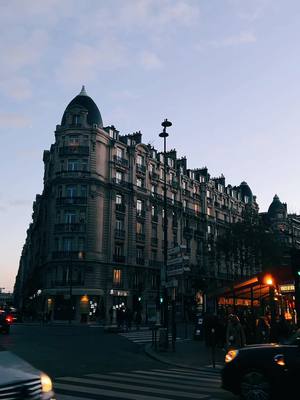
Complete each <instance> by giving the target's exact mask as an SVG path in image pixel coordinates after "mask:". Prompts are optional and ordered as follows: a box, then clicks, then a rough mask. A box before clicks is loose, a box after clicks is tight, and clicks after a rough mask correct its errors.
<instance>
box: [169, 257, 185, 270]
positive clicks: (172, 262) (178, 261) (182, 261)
mask: <svg viewBox="0 0 300 400" xmlns="http://www.w3.org/2000/svg"><path fill="white" fill-rule="evenodd" d="M188 261H189V257H188V256H182V257H177V258H172V259H171V260H168V262H167V266H168V267H169V266H171V265H180V264H186V263H187V262H188Z"/></svg>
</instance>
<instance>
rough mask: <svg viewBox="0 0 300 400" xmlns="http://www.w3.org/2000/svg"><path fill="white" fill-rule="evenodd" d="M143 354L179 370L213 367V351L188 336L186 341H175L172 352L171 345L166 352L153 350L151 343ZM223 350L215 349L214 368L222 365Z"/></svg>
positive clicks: (202, 342)
mask: <svg viewBox="0 0 300 400" xmlns="http://www.w3.org/2000/svg"><path fill="white" fill-rule="evenodd" d="M145 353H146V354H147V355H148V356H149V357H152V358H154V359H156V360H158V361H160V362H163V363H166V364H170V365H173V366H176V367H179V368H191V369H200V368H201V367H202V368H203V367H207V366H211V367H212V366H213V350H212V348H211V347H207V346H206V345H205V343H204V341H200V340H193V339H192V338H191V337H190V335H189V338H188V339H187V340H179V341H176V344H175V351H172V343H169V348H168V350H167V351H166V350H160V349H159V348H158V346H157V349H155V347H154V345H152V344H151V343H149V344H147V345H146V346H145ZM224 358H225V350H223V349H221V348H219V347H216V348H215V351H214V359H215V366H216V368H221V367H222V365H223V364H224Z"/></svg>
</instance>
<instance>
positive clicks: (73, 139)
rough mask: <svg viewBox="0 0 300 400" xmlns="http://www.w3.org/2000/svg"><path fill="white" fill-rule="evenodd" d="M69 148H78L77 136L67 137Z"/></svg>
mask: <svg viewBox="0 0 300 400" xmlns="http://www.w3.org/2000/svg"><path fill="white" fill-rule="evenodd" d="M69 146H79V136H77V135H72V136H69Z"/></svg>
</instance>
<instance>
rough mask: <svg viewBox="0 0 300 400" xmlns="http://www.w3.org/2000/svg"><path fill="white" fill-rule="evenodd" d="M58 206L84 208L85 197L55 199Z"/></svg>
mask: <svg viewBox="0 0 300 400" xmlns="http://www.w3.org/2000/svg"><path fill="white" fill-rule="evenodd" d="M56 204H57V205H58V206H66V205H69V204H71V205H75V206H86V205H87V197H58V198H57V199H56Z"/></svg>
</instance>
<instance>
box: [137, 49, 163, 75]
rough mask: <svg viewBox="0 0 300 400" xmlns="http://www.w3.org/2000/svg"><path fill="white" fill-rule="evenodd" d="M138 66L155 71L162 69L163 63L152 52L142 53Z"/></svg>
mask: <svg viewBox="0 0 300 400" xmlns="http://www.w3.org/2000/svg"><path fill="white" fill-rule="evenodd" d="M140 64H141V65H142V67H144V68H145V69H146V70H157V69H161V68H162V67H163V62H162V61H161V60H160V58H159V57H158V56H157V55H156V54H155V53H153V52H150V51H144V52H143V53H142V54H141V56H140Z"/></svg>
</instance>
